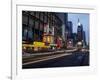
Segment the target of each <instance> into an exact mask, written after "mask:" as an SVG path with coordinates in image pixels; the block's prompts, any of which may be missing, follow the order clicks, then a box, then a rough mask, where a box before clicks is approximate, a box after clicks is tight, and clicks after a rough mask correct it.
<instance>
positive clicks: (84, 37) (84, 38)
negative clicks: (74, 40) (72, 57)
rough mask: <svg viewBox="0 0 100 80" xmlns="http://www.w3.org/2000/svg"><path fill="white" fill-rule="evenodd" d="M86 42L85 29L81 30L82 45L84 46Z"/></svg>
mask: <svg viewBox="0 0 100 80" xmlns="http://www.w3.org/2000/svg"><path fill="white" fill-rule="evenodd" d="M86 45H87V43H86V34H85V31H83V46H86Z"/></svg>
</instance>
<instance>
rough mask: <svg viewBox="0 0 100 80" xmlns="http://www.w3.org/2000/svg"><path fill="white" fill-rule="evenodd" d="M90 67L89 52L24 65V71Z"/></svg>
mask: <svg viewBox="0 0 100 80" xmlns="http://www.w3.org/2000/svg"><path fill="white" fill-rule="evenodd" d="M73 66H89V52H74V53H73V54H71V55H67V56H63V57H59V58H55V59H50V60H45V61H41V62H38V63H32V64H28V65H23V66H22V68H23V69H29V68H30V69H31V68H50V67H73Z"/></svg>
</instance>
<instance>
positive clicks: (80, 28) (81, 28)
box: [77, 19, 83, 42]
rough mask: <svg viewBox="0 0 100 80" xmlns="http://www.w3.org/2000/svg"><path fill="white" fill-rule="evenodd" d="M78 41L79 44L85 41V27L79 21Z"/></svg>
mask: <svg viewBox="0 0 100 80" xmlns="http://www.w3.org/2000/svg"><path fill="white" fill-rule="evenodd" d="M77 40H78V42H79V41H81V42H82V40H83V25H82V24H81V23H80V21H79V19H78V27H77Z"/></svg>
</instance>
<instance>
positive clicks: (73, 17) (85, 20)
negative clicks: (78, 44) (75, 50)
mask: <svg viewBox="0 0 100 80" xmlns="http://www.w3.org/2000/svg"><path fill="white" fill-rule="evenodd" d="M78 18H79V20H80V23H81V24H82V25H83V30H84V31H85V34H86V42H87V43H88V42H89V14H86V13H68V21H72V23H73V32H75V33H76V32H77V25H78V24H77V23H78Z"/></svg>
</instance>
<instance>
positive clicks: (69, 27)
mask: <svg viewBox="0 0 100 80" xmlns="http://www.w3.org/2000/svg"><path fill="white" fill-rule="evenodd" d="M67 24H68V39H71V38H72V31H73V30H72V29H73V24H72V22H71V21H68V23H67Z"/></svg>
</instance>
